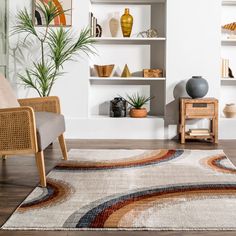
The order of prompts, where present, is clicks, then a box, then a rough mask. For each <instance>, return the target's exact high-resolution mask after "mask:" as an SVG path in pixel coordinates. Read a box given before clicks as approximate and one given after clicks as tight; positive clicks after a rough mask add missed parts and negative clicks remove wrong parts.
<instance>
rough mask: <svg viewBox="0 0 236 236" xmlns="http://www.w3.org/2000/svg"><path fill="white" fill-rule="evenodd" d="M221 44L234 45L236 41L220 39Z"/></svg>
mask: <svg viewBox="0 0 236 236" xmlns="http://www.w3.org/2000/svg"><path fill="white" fill-rule="evenodd" d="M221 43H222V44H223V43H236V39H222V40H221Z"/></svg>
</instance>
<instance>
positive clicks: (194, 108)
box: [180, 98, 218, 144]
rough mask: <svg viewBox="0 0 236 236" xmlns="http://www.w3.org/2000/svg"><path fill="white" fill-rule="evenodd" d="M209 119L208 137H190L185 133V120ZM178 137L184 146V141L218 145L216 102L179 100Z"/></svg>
mask: <svg viewBox="0 0 236 236" xmlns="http://www.w3.org/2000/svg"><path fill="white" fill-rule="evenodd" d="M188 119H189V120H190V119H209V120H210V129H209V130H210V132H209V135H196V136H192V135H189V134H188V133H187V132H186V120H188ZM180 137H181V143H182V144H184V143H185V141H186V139H201V140H211V141H212V142H214V143H218V100H217V99H215V98H203V99H191V98H181V99H180Z"/></svg>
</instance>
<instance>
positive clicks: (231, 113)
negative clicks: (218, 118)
mask: <svg viewBox="0 0 236 236" xmlns="http://www.w3.org/2000/svg"><path fill="white" fill-rule="evenodd" d="M223 112H224V115H225V117H226V118H234V117H236V105H235V104H234V103H231V104H226V105H225V108H224V110H223Z"/></svg>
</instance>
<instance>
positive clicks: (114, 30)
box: [109, 14, 119, 37]
mask: <svg viewBox="0 0 236 236" xmlns="http://www.w3.org/2000/svg"><path fill="white" fill-rule="evenodd" d="M117 15H118V14H115V15H114V17H112V18H111V19H110V21H109V27H110V32H111V36H112V37H117V34H118V30H119V20H118V16H117Z"/></svg>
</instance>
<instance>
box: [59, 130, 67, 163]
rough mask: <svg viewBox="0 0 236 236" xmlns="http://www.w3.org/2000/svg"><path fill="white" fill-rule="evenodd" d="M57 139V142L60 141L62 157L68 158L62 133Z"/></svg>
mask: <svg viewBox="0 0 236 236" xmlns="http://www.w3.org/2000/svg"><path fill="white" fill-rule="evenodd" d="M58 140H59V143H60V147H61V151H62V155H63V158H64V160H65V161H66V160H68V155H67V148H66V142H65V138H64V134H62V135H60V136H59V137H58Z"/></svg>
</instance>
